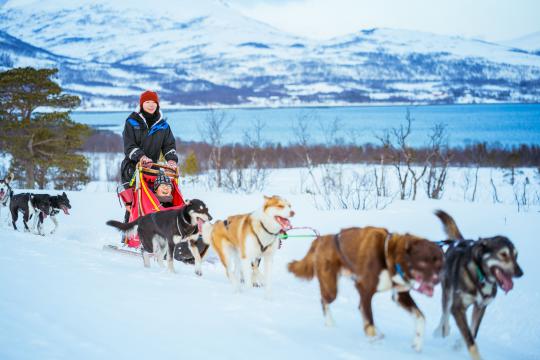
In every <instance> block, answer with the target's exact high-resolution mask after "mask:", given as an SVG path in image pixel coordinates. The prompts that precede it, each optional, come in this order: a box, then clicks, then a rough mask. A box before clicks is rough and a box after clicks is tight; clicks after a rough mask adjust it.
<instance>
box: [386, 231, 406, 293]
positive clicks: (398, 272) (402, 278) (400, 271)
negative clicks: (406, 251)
mask: <svg viewBox="0 0 540 360" xmlns="http://www.w3.org/2000/svg"><path fill="white" fill-rule="evenodd" d="M390 239H392V233H391V232H388V234H387V235H386V238H385V239H384V262H385V263H386V268H387V269H389V266H388V265H389V263H388V243H389V242H390ZM394 270H395V272H396V275H397V276H399V278H397V279H396V278H395V277H396V275H394V276H392V278H391V279H392V281H393V282H395V283H397V284H398V285H401V286H409V281H407V280H405V273H404V272H403V268H402V267H401V264H399V263H397V264H396V265H395V266H394ZM396 280H397V281H396Z"/></svg>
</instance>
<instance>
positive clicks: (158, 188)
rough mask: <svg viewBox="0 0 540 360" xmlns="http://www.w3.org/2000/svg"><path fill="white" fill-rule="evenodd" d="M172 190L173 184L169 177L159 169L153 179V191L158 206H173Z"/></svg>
mask: <svg viewBox="0 0 540 360" xmlns="http://www.w3.org/2000/svg"><path fill="white" fill-rule="evenodd" d="M172 191H173V185H172V182H171V179H170V178H169V177H168V176H167V175H165V173H164V172H163V170H161V169H160V171H159V175H158V176H157V177H156V180H155V181H154V192H155V193H156V197H157V199H158V200H159V203H160V207H163V208H169V207H171V206H174V204H173V196H172Z"/></svg>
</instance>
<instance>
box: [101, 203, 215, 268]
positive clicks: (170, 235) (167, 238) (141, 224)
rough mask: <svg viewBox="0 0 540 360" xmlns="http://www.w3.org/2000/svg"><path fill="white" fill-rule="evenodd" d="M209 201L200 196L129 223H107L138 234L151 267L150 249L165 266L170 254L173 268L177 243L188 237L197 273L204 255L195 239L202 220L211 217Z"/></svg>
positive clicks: (169, 262) (146, 260)
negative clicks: (176, 206)
mask: <svg viewBox="0 0 540 360" xmlns="http://www.w3.org/2000/svg"><path fill="white" fill-rule="evenodd" d="M211 220H212V216H210V214H209V213H208V208H207V207H206V205H205V204H204V203H203V202H202V201H201V200H198V199H192V200H190V201H187V202H186V204H185V205H184V206H183V207H182V208H180V209H173V210H164V211H159V212H155V213H152V214H148V215H145V216H141V217H139V218H138V219H137V220H135V221H132V222H130V223H122V222H120V221H114V220H110V221H107V225H110V226H113V227H115V228H117V229H120V230H121V231H122V232H124V233H127V234H128V236H131V235H134V234H137V235H138V236H139V240H140V241H141V245H142V248H141V251H142V255H143V260H144V266H145V267H150V257H149V256H148V254H149V253H153V254H154V257H155V259H156V261H157V262H158V263H159V265H160V266H163V258H164V256H165V255H167V266H168V268H169V271H171V272H175V270H174V258H173V254H174V247H175V245H176V244H178V243H180V242H182V241H187V242H188V245H189V249H190V251H191V253H192V254H193V257H194V258H195V274H197V275H199V276H200V275H202V271H201V262H202V259H201V255H200V253H199V249H198V248H197V246H196V244H195V242H196V240H197V238H198V237H199V235H200V234H201V228H202V224H203V223H205V222H207V221H211Z"/></svg>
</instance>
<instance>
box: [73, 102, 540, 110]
mask: <svg viewBox="0 0 540 360" xmlns="http://www.w3.org/2000/svg"><path fill="white" fill-rule="evenodd" d="M498 105H499V106H500V105H503V106H507V105H523V106H527V105H531V106H534V105H540V102H515V103H512V102H486V103H454V104H430V103H414V104H410V103H392V104H385V103H358V104H348V105H324V104H313V105H310V104H306V105H291V106H256V105H253V106H249V105H238V106H237V105H230V106H228V105H220V106H209V105H205V106H185V107H167V106H163V107H162V109H163V110H166V111H209V110H279V109H303V108H309V109H331V108H336V109H343V108H377V107H380V108H382V107H388V108H393V107H395V108H399V107H411V108H415V107H443V106H498ZM134 109H135V107H133V108H124V109H118V108H114V109H102V110H97V109H82V110H74V111H72V113H115V112H118V113H125V112H126V111H134Z"/></svg>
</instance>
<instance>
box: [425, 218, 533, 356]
mask: <svg viewBox="0 0 540 360" xmlns="http://www.w3.org/2000/svg"><path fill="white" fill-rule="evenodd" d="M435 214H436V215H437V217H438V218H439V219H440V220H441V221H442V223H443V226H444V230H445V232H446V234H447V236H448V237H449V240H448V241H446V242H447V243H448V244H449V247H448V249H447V250H446V253H445V264H444V268H443V272H442V280H441V281H442V290H443V292H442V316H441V321H440V324H439V327H438V328H437V330H436V331H435V335H436V336H442V337H446V336H448V334H449V332H450V325H449V321H448V320H449V317H450V314H452V316H454V319H455V320H456V324H457V326H458V328H459V331H460V332H461V335H462V336H463V339H464V340H465V343H466V344H467V348H468V350H469V354H470V356H471V358H472V359H475V360H476V359H480V354H479V352H478V347H477V345H476V341H475V339H476V336H477V335H478V329H479V328H480V323H481V322H482V318H483V317H484V313H485V311H486V308H487V306H488V304H489V303H490V302H491V301H493V299H494V298H495V295H496V294H497V286H498V287H500V288H501V289H502V290H503V291H504V292H505V293H508V292H509V291H510V290H512V288H513V287H514V282H513V280H512V279H513V278H518V277H521V276H523V270H521V268H520V266H519V264H518V262H517V250H516V248H515V247H514V244H513V243H512V242H511V241H510V240H509V239H508V238H506V237H504V236H494V237H489V238H480V239H478V240H465V239H464V238H463V236H462V235H461V232H460V231H459V229H458V227H457V225H456V223H455V221H454V219H453V218H452V217H451V216H450V215H448V214H447V213H445V212H444V211H441V210H438V211H437V212H435ZM471 305H473V312H472V319H471V320H472V321H471V323H470V325H469V323H468V321H467V316H466V314H467V308H468V307H469V306H471Z"/></svg>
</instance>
